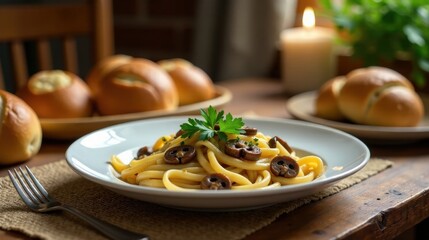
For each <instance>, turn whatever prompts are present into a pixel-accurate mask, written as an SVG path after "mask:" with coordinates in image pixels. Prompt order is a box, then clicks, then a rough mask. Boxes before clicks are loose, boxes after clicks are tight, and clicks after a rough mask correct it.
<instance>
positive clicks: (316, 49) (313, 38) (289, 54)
mask: <svg viewBox="0 0 429 240" xmlns="http://www.w3.org/2000/svg"><path fill="white" fill-rule="evenodd" d="M315 22H316V21H315V16H314V11H313V9H312V8H306V9H305V10H304V14H303V17H302V24H303V27H299V28H291V29H286V30H284V31H282V33H281V37H280V38H281V52H282V57H281V61H282V63H281V64H282V67H281V69H282V78H283V83H284V87H285V90H286V92H288V93H292V94H295V93H300V92H305V91H311V90H316V89H318V88H319V87H320V86H321V85H322V84H323V83H324V82H325V81H327V80H329V79H330V78H332V77H334V75H335V73H336V61H335V56H334V51H333V50H334V46H333V44H334V31H333V30H332V29H328V28H321V27H315Z"/></svg>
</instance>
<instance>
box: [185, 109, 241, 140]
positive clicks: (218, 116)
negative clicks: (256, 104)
mask: <svg viewBox="0 0 429 240" xmlns="http://www.w3.org/2000/svg"><path fill="white" fill-rule="evenodd" d="M200 113H201V116H202V117H203V118H204V120H201V119H198V118H189V119H188V122H186V123H183V124H181V125H180V128H181V129H182V131H183V134H182V138H187V137H188V138H189V137H192V136H193V135H194V134H195V133H197V132H200V140H208V139H210V138H213V137H214V136H215V135H217V136H218V137H219V139H220V140H223V141H227V140H228V137H227V134H228V133H230V134H240V133H243V130H242V127H243V126H244V122H243V119H242V118H234V117H233V116H232V115H231V113H228V114H227V115H226V116H225V115H224V114H225V113H224V111H223V110H222V111H220V112H217V111H216V109H215V108H214V107H212V106H210V107H209V108H208V109H207V111H205V110H204V109H201V110H200Z"/></svg>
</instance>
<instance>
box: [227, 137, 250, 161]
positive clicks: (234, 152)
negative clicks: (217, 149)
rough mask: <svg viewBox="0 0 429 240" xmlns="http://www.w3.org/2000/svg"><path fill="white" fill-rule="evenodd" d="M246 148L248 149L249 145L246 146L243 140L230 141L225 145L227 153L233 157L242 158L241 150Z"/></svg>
mask: <svg viewBox="0 0 429 240" xmlns="http://www.w3.org/2000/svg"><path fill="white" fill-rule="evenodd" d="M245 147H247V145H246V144H244V141H242V140H236V139H234V140H228V142H227V143H226V145H225V153H226V154H227V155H229V156H231V157H236V158H240V157H241V150H242V149H243V148H245Z"/></svg>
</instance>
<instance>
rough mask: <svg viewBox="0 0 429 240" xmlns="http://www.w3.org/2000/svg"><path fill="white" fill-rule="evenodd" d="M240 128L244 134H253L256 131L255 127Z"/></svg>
mask: <svg viewBox="0 0 429 240" xmlns="http://www.w3.org/2000/svg"><path fill="white" fill-rule="evenodd" d="M242 130H244V135H246V136H255V135H256V134H257V133H258V129H257V128H251V127H244V128H242Z"/></svg>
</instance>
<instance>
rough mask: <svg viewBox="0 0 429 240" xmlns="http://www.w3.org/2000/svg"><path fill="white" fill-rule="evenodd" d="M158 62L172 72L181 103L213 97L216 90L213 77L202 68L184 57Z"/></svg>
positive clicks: (169, 72)
mask: <svg viewBox="0 0 429 240" xmlns="http://www.w3.org/2000/svg"><path fill="white" fill-rule="evenodd" d="M158 64H159V65H160V66H161V67H162V68H163V69H164V70H166V71H167V72H168V74H170V76H171V78H172V79H173V81H174V84H175V85H176V88H177V92H178V94H179V105H186V104H191V103H196V102H202V101H206V100H209V99H212V98H214V97H215V95H216V90H215V87H214V85H213V81H212V80H211V78H210V77H209V76H208V75H207V74H206V73H205V72H204V71H203V70H202V69H200V68H198V67H196V66H194V65H193V64H192V63H190V62H188V61H186V60H183V59H168V60H162V61H159V62H158Z"/></svg>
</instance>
